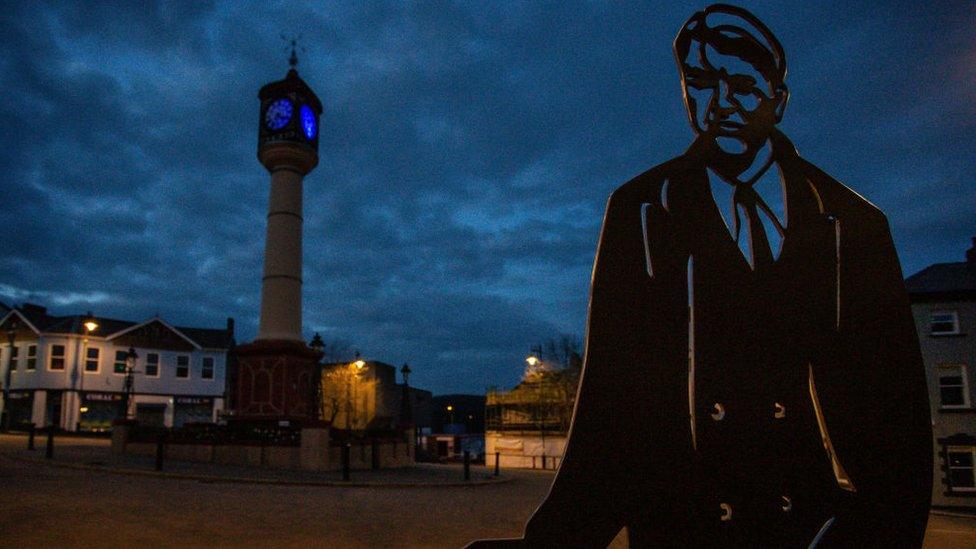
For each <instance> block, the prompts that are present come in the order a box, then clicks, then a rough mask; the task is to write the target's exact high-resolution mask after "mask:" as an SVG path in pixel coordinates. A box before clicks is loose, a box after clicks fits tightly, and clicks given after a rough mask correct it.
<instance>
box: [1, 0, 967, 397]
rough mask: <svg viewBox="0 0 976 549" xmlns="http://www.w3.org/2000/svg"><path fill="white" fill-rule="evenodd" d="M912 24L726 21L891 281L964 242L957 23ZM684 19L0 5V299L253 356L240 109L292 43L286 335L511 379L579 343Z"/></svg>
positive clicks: (251, 243) (246, 172)
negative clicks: (304, 124) (760, 43)
mask: <svg viewBox="0 0 976 549" xmlns="http://www.w3.org/2000/svg"><path fill="white" fill-rule="evenodd" d="M663 4H667V5H666V6H665V5H663ZM920 4H922V3H919V2H878V3H876V4H874V3H861V4H858V3H855V2H848V1H838V2H808V1H798V2H792V1H791V2H786V1H773V2H749V3H745V4H743V5H744V6H745V7H747V8H749V9H751V10H752V11H754V13H756V15H758V16H759V17H760V18H761V19H763V20H764V21H765V22H766V23H767V25H768V26H769V27H770V28H771V29H772V30H773V32H774V33H776V34H777V36H778V37H779V38H780V40H781V41H782V43H783V45H784V47H785V49H786V52H787V58H788V65H789V75H788V77H787V83H788V85H789V86H790V89H791V99H790V104H789V107H788V109H787V112H786V117H785V120H784V122H783V124H782V125H781V128H782V129H783V130H784V131H785V132H786V133H787V134H788V135H789V136H790V137H791V138H792V139H793V141H794V142H795V143H796V145H797V147H798V148H799V150H800V153H801V154H802V155H803V156H804V157H806V158H807V159H808V160H811V161H812V162H814V163H815V164H817V165H818V166H820V167H821V168H823V169H824V170H826V171H827V172H828V173H830V174H832V175H833V176H834V177H835V178H837V179H839V180H841V181H843V182H845V183H846V184H848V185H849V186H851V187H853V188H854V189H855V190H856V191H858V192H859V193H861V194H862V195H863V196H865V197H866V198H867V199H869V200H871V201H872V202H874V203H875V204H877V205H878V206H879V207H881V208H882V209H883V210H884V211H885V212H887V214H888V217H889V220H890V222H891V227H892V231H893V234H894V239H895V243H896V245H897V247H898V251H899V254H900V256H901V261H902V266H903V269H904V271H905V273H906V274H911V273H914V272H916V271H918V270H920V269H922V268H924V267H925V266H927V265H928V264H930V263H934V262H942V261H960V260H962V257H963V253H964V250H965V249H966V248H967V247H968V245H969V238H970V237H971V236H972V235H976V183H974V179H973V174H974V173H976V131H974V130H976V38H974V37H976V33H974V31H973V29H974V28H976V8H974V4H973V3H972V2H968V1H966V2H962V1H960V2H935V3H932V4H933V5H932V6H927V7H926V6H921V5H920ZM705 5H706V3H703V2H684V3H680V2H667V3H661V2H653V3H652V2H643V3H637V2H631V3H624V2H613V3H609V2H608V3H602V2H587V3H582V4H575V3H564V2H559V3H549V4H542V3H510V2H497V3H482V2H472V3H464V4H448V3H440V2H424V3H418V4H411V5H406V4H401V3H390V4H381V3H369V4H368V7H366V8H365V9H364V8H363V6H362V5H361V3H358V2H355V3H353V2H350V3H329V4H324V3H323V4H321V5H316V6H315V7H313V6H307V5H306V6H302V7H299V6H296V5H294V3H282V4H280V5H278V6H271V5H265V4H263V3H261V4H258V3H251V2H249V3H243V2H242V3H231V4H214V5H212V4H209V3H204V2H193V3H189V2H185V3H150V2H122V3H118V4H114V3H108V2H98V3H78V4H72V3H60V2H59V3H55V4H47V3H44V2H37V1H30V2H24V3H16V2H15V3H5V4H4V9H3V10H2V12H0V30H2V32H0V90H2V91H3V96H4V100H3V102H2V103H0V123H2V127H3V132H2V134H0V141H2V143H0V166H2V168H3V169H4V172H5V174H6V178H5V182H4V183H3V184H2V185H0V200H2V204H3V207H2V209H0V226H3V227H4V237H3V238H2V239H0V299H2V300H3V301H5V302H8V303H10V302H16V303H21V302H23V301H25V300H30V301H36V302H40V303H42V304H47V305H48V306H49V307H50V308H51V309H52V310H53V312H54V313H56V314H73V313H80V312H84V311H85V310H88V309H91V310H93V311H94V312H95V313H96V314H100V315H104V316H113V317H118V318H125V319H132V320H139V319H145V318H147V317H149V316H151V315H153V314H155V313H159V314H160V315H161V316H163V317H164V318H165V319H167V320H170V321H172V322H174V323H176V324H183V325H198V326H210V327H220V326H222V325H223V323H224V319H225V317H227V316H234V317H235V318H236V319H237V323H238V327H239V333H238V339H239V340H240V341H247V340H250V339H251V338H253V337H254V335H255V334H256V331H257V316H258V305H259V299H260V269H261V261H262V254H263V246H264V223H265V214H266V208H267V192H268V186H267V185H268V175H267V173H266V172H265V170H264V168H262V167H261V165H260V164H259V163H258V161H257V159H256V157H255V151H256V139H257V123H258V100H257V97H256V94H257V90H258V88H259V87H260V86H261V85H262V84H264V83H266V82H268V81H271V80H277V79H280V78H282V77H283V76H284V74H285V72H286V70H287V64H286V59H287V53H286V52H285V49H284V43H283V42H282V40H281V39H280V37H279V35H280V34H281V33H282V32H284V33H288V34H298V33H301V35H302V37H303V38H302V40H303V42H304V43H305V44H306V49H307V52H306V53H303V54H301V62H300V64H299V67H298V68H299V71H300V73H301V75H302V76H303V78H304V79H305V80H306V81H307V82H308V83H309V84H310V85H311V86H312V87H313V88H314V89H315V90H316V91H317V93H318V95H319V97H320V98H321V99H322V102H323V104H324V107H325V112H324V114H323V119H322V130H321V145H320V149H321V150H320V154H321V160H320V164H319V167H318V168H317V169H316V170H315V171H314V172H312V173H311V174H310V175H309V176H308V177H307V178H306V180H305V199H306V202H305V208H306V210H305V213H306V215H305V317H304V318H305V327H306V332H308V334H309V335H311V333H312V332H313V331H319V332H321V333H322V335H323V337H325V338H326V339H327V340H339V341H344V342H347V343H348V345H349V346H350V348H357V349H360V350H361V351H362V353H363V355H364V356H366V357H367V358H370V359H378V360H383V361H386V362H391V363H395V364H400V363H402V362H404V361H408V362H410V364H411V365H412V367H413V370H414V372H415V375H414V379H415V380H416V383H417V384H418V385H420V386H422V387H425V388H429V389H432V390H433V391H435V392H436V393H444V392H482V391H484V389H485V387H486V386H488V385H499V386H502V387H504V386H509V385H512V384H514V383H515V382H516V381H517V380H518V378H519V376H520V374H521V371H522V367H523V362H522V358H523V357H524V355H525V354H526V352H527V351H528V349H529V347H530V346H531V345H533V344H534V343H536V342H538V341H540V340H542V339H545V338H548V337H558V335H559V334H561V333H570V334H582V333H583V330H584V321H585V315H586V302H587V291H588V284H589V275H590V269H591V266H592V261H593V253H594V249H595V246H596V241H597V237H598V231H599V227H600V222H601V218H602V215H603V207H604V203H605V200H606V197H607V196H608V195H609V193H610V192H611V191H612V190H613V189H614V188H616V186H618V185H619V184H621V183H622V182H624V181H626V180H627V179H629V178H630V177H632V176H634V175H636V174H637V173H640V172H642V171H644V170H645V169H647V168H649V167H650V166H652V165H655V164H658V163H660V162H663V161H665V160H667V159H669V158H672V157H673V156H675V155H677V154H680V153H681V152H682V151H683V150H684V148H685V147H687V145H688V144H689V143H690V142H691V139H692V134H691V130H690V128H689V127H688V123H687V120H686V118H685V113H684V110H683V106H682V102H681V95H680V88H679V84H678V77H677V73H676V70H675V64H674V60H673V56H672V53H671V41H672V40H673V38H674V35H675V33H676V32H677V29H678V28H679V26H680V25H681V24H682V23H683V22H684V20H685V19H686V18H687V17H688V16H689V15H691V13H693V11H695V10H696V9H700V8H702V7H704V6H705Z"/></svg>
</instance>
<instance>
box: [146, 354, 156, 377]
mask: <svg viewBox="0 0 976 549" xmlns="http://www.w3.org/2000/svg"><path fill="white" fill-rule="evenodd" d="M146 375H147V376H150V377H159V354H158V353H149V354H147V355H146Z"/></svg>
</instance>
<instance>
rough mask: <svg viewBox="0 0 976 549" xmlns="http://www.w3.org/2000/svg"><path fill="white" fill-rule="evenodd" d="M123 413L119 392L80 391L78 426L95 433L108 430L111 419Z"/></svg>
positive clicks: (117, 417) (119, 416)
mask: <svg viewBox="0 0 976 549" xmlns="http://www.w3.org/2000/svg"><path fill="white" fill-rule="evenodd" d="M123 415H124V414H123V411H122V394H121V393H96V392H87V393H82V397H81V414H80V419H79V421H78V428H79V430H81V431H90V432H96V433H97V432H105V431H110V430H111V429H112V421H113V420H115V419H119V418H122V417H123Z"/></svg>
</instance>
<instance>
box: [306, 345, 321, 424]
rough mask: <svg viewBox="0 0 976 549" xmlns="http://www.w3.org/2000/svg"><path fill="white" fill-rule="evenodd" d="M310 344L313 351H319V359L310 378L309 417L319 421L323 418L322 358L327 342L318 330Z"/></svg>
mask: <svg viewBox="0 0 976 549" xmlns="http://www.w3.org/2000/svg"><path fill="white" fill-rule="evenodd" d="M308 346H309V347H311V348H312V350H313V351H315V352H317V353H319V359H318V360H316V361H315V368H314V369H313V370H312V379H310V380H309V384H310V385H311V387H309V390H310V392H311V395H310V397H309V398H310V400H309V401H308V417H309V419H310V420H312V421H318V420H320V419H322V414H323V412H322V360H321V356H322V355H323V354H324V352H325V342H324V341H322V336H320V335H319V333H318V332H315V335H314V336H313V337H312V341H310V342H309V343H308Z"/></svg>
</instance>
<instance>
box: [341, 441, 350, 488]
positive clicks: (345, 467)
mask: <svg viewBox="0 0 976 549" xmlns="http://www.w3.org/2000/svg"><path fill="white" fill-rule="evenodd" d="M349 449H350V444H349V443H348V442H347V443H345V444H343V445H342V480H349Z"/></svg>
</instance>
